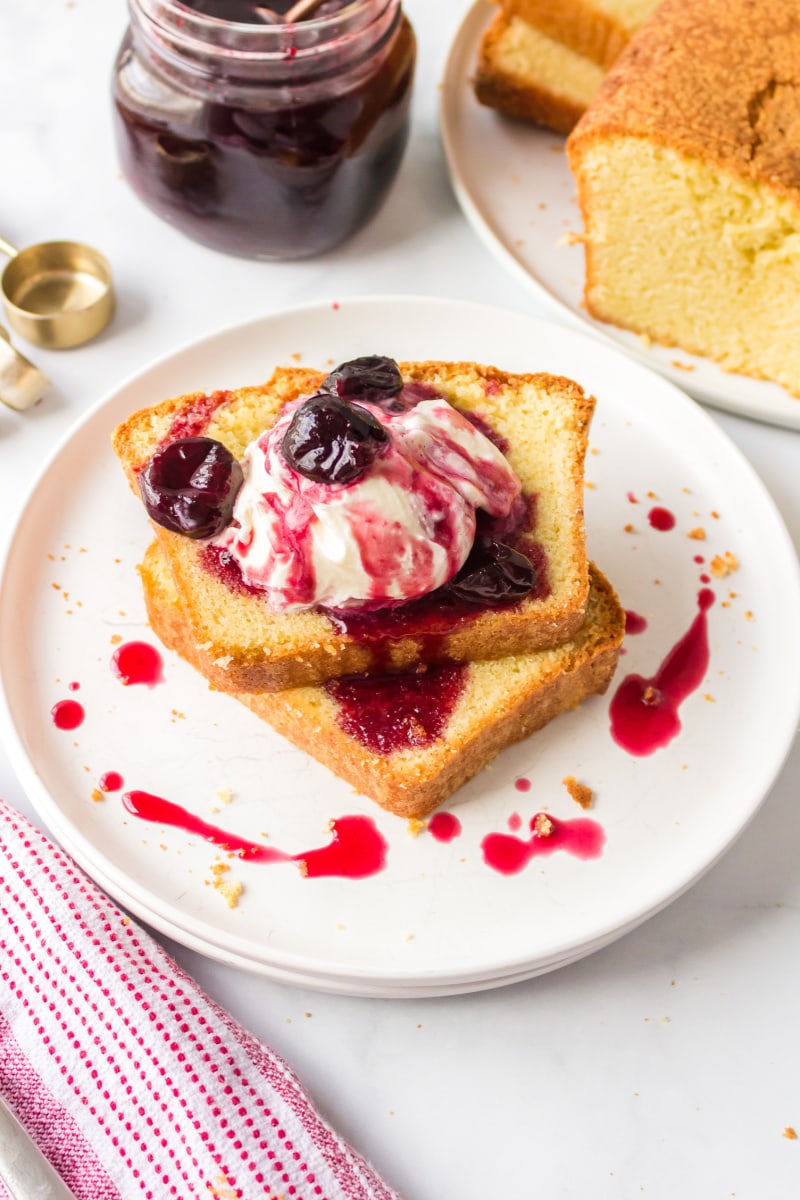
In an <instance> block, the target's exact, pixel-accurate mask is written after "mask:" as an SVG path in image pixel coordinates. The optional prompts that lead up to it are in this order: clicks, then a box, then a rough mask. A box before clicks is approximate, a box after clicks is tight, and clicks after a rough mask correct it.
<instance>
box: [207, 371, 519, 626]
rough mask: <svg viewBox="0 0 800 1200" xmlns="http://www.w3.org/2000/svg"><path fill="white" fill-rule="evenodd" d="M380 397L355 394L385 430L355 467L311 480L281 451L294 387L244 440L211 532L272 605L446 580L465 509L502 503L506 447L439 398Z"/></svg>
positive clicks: (387, 596) (390, 600) (403, 596)
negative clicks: (350, 473)
mask: <svg viewBox="0 0 800 1200" xmlns="http://www.w3.org/2000/svg"><path fill="white" fill-rule="evenodd" d="M404 391H407V392H408V396H407V399H408V400H409V401H411V403H407V404H404V403H403V399H404V394H403V393H401V395H400V397H398V399H399V401H400V403H398V404H395V405H392V406H391V408H384V407H382V406H381V405H378V404H371V403H366V402H361V401H359V402H358V403H359V406H360V407H361V408H365V409H367V410H368V411H369V412H371V413H372V414H374V416H375V417H376V418H377V420H379V421H380V422H381V424H382V425H383V426H384V427H385V428H386V430H387V432H388V433H389V442H388V445H387V446H386V448H385V450H384V451H383V452H382V453H381V454H380V455H379V456H378V457H377V458H376V459H375V461H374V462H373V463H372V464H371V466H370V468H369V470H368V471H367V472H366V473H365V474H364V475H362V476H361V477H360V478H359V479H356V480H354V481H353V482H351V483H346V484H331V483H320V482H316V481H314V480H311V479H308V478H306V477H305V476H303V475H301V474H300V473H299V472H297V471H296V470H294V469H293V468H292V467H291V466H290V465H289V463H288V462H287V461H286V458H285V456H284V454H283V452H282V449H281V446H282V442H283V439H284V436H285V434H286V431H287V429H288V427H289V425H290V423H291V420H292V417H293V416H294V413H295V412H296V410H297V408H298V407H299V406H300V405H301V404H302V403H304V399H305V398H304V399H301V400H297V401H294V402H293V403H291V404H288V405H286V407H285V408H284V410H283V411H282V413H281V417H280V419H279V420H278V422H277V423H276V424H275V425H274V426H273V428H272V429H270V430H268V431H267V432H265V433H263V434H262V435H261V436H260V437H259V438H257V439H256V440H255V441H254V442H252V443H251V444H250V446H249V447H248V448H247V451H246V452H245V456H244V461H243V463H242V466H243V470H244V483H243V485H242V487H241V489H240V491H239V494H238V496H237V499H236V504H235V506H234V510H233V519H232V523H231V524H230V525H229V526H228V527H227V529H225V530H224V532H223V533H221V534H220V535H219V536H218V537H216V538H214V539H213V544H214V545H217V546H219V547H221V548H222V549H223V550H225V551H226V552H227V553H228V554H230V556H231V557H232V558H233V559H234V560H235V561H236V563H237V564H238V567H239V569H240V570H241V573H242V578H243V579H244V581H245V583H247V584H248V585H249V586H251V587H254V588H258V589H260V590H263V591H264V593H265V594H266V596H267V599H268V602H269V604H270V606H271V607H272V608H275V609H279V610H283V611H300V610H303V609H308V608H314V607H317V606H322V607H326V608H333V609H348V608H354V607H355V608H358V607H362V608H363V607H370V608H376V607H380V606H382V605H389V604H395V603H398V602H403V601H408V600H415V599H417V598H418V597H420V596H425V595H427V594H428V593H429V592H432V591H434V590H435V589H436V588H438V587H441V585H442V584H444V583H447V581H448V580H450V579H451V578H452V577H453V576H454V575H455V574H456V572H457V571H458V570H459V569H460V568H461V567H462V566H463V564H464V562H465V560H466V558H467V555H468V554H469V552H470V550H471V549H472V544H473V541H474V539H475V512H476V509H479V508H480V509H484V510H485V511H486V512H487V513H489V514H490V515H491V516H493V517H505V516H508V514H509V513H510V512H511V511H512V508H513V506H514V503H515V501H516V499H517V497H518V496H519V494H520V490H521V485H520V481H519V479H518V478H517V476H516V474H515V473H514V472H513V471H512V469H511V467H510V466H509V464H508V462H507V461H506V459H505V457H504V456H503V455H502V454H501V452H500V451H499V450H498V449H497V447H496V446H494V445H493V443H492V442H491V441H490V440H489V439H488V438H487V437H486V436H485V435H484V434H483V433H481V432H480V431H479V430H478V429H477V428H476V427H475V426H474V425H473V424H472V423H471V422H470V421H469V420H468V419H467V417H465V416H464V415H463V414H462V413H460V412H459V411H458V410H457V409H455V408H453V406H452V405H451V404H449V403H448V402H447V401H446V400H445V399H443V398H439V397H437V398H435V399H424V400H421V401H420V402H419V403H413V401H414V400H416V395H415V394H414V391H413V389H412V388H411V387H409V388H407V389H404Z"/></svg>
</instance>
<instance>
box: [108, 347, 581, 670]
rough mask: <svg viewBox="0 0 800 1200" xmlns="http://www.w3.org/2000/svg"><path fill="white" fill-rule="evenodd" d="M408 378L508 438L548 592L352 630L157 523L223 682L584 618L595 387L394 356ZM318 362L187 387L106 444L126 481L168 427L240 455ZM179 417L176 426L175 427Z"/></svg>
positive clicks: (459, 644)
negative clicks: (434, 629) (203, 391)
mask: <svg viewBox="0 0 800 1200" xmlns="http://www.w3.org/2000/svg"><path fill="white" fill-rule="evenodd" d="M400 365H401V370H402V373H403V376H404V378H405V379H407V380H410V381H415V382H421V383H425V384H428V385H430V386H431V387H433V388H435V389H436V390H437V392H440V393H441V394H443V395H444V396H445V397H446V398H447V399H448V400H450V401H451V403H453V404H454V405H455V407H457V408H459V409H461V410H462V411H464V412H468V413H474V414H475V415H476V416H477V417H479V418H480V420H481V421H482V422H485V423H486V425H487V426H488V427H489V428H490V430H491V431H492V433H493V436H496V437H497V438H498V439H501V441H502V442H503V443H504V444H505V445H504V451H505V447H507V451H506V452H507V458H508V460H509V462H510V464H511V466H512V468H513V469H514V470H515V471H516V473H517V474H518V476H519V477H520V479H521V481H522V485H523V490H524V492H525V494H526V495H527V496H528V497H530V498H531V504H532V507H533V508H534V509H535V525H534V528H533V530H532V532H531V534H530V538H531V541H532V544H533V547H534V549H535V550H536V552H537V553H539V552H541V555H542V556H543V559H544V571H545V575H544V576H543V578H544V579H546V583H547V588H546V589H545V592H546V594H541V595H539V596H537V597H536V598H534V597H533V596H532V597H528V598H526V599H525V600H523V601H521V602H520V603H518V604H515V605H513V606H510V607H506V608H485V609H480V610H477V611H476V612H475V613H474V614H472V613H468V614H466V615H464V614H463V613H461V614H459V615H457V616H455V617H454V618H453V620H452V622H451V623H450V624H449V625H448V626H447V628H446V629H444V631H443V632H439V633H438V634H437V636H436V637H433V638H432V637H431V636H430V630H429V628H427V627H423V628H422V629H421V631H420V633H419V634H416V635H415V634H414V632H413V627H410V628H409V627H406V628H405V629H404V631H403V633H402V635H395V636H391V634H387V635H386V636H381V635H380V633H378V635H377V636H376V635H374V634H373V635H371V636H370V637H369V638H360V637H357V636H353V635H352V634H350V633H348V632H347V631H346V629H343V628H342V626H341V624H340V623H337V621H335V620H334V619H332V618H331V617H329V616H328V615H326V613H325V612H324V611H323V610H314V611H309V612H294V613H284V612H274V611H272V610H270V609H269V608H268V607H267V604H266V602H265V600H263V599H262V598H261V597H260V596H258V595H256V594H254V593H252V592H248V593H245V594H242V593H241V592H240V591H237V590H236V589H235V588H234V587H231V586H229V584H228V583H227V582H225V581H224V580H223V579H221V578H219V577H218V576H217V575H215V574H214V573H212V572H210V571H209V570H207V569H205V567H204V566H203V558H202V554H203V551H202V545H201V544H198V543H196V542H193V541H191V540H190V539H188V538H185V537H181V536H180V535H179V534H174V533H170V532H169V531H167V530H165V529H162V528H160V527H155V532H156V535H157V537H158V540H159V543H160V545H161V548H162V551H163V553H164V554H165V556H166V559H167V562H168V563H169V567H170V570H171V572H172V576H173V578H174V581H175V584H176V587H177V589H178V591H179V593H180V595H181V598H182V605H183V608H184V614H185V619H186V621H187V623H188V625H189V627H190V628H191V631H192V636H193V639H194V645H195V653H196V655H198V656H199V659H198V664H199V665H200V666H201V669H202V670H203V673H204V674H205V675H206V677H207V678H208V679H209V680H210V681H211V682H212V683H213V685H214V686H215V687H217V688H219V689H220V690H222V691H230V692H262V691H276V690H281V689H284V688H289V687H299V686H303V685H306V684H312V685H313V684H317V683H321V682H324V681H325V680H327V679H331V678H335V677H338V676H344V675H357V674H364V673H368V672H370V671H378V670H380V671H386V670H403V669H407V668H410V667H413V666H415V665H417V664H419V663H421V662H423V661H463V660H468V659H473V658H493V657H494V658H496V657H499V656H501V655H504V654H508V653H519V652H524V651H526V650H530V649H535V648H539V647H543V646H549V645H555V644H557V643H558V642H560V641H563V640H564V638H568V637H570V636H571V635H572V633H573V632H574V631H575V630H576V629H578V628H579V627H580V625H581V623H582V621H583V617H584V613H585V608H586V602H587V598H588V587H589V583H588V567H587V562H586V550H585V534H584V520H583V464H584V457H585V453H586V445H587V438H588V430H589V425H590V421H591V416H592V412H593V408H594V400H593V399H592V398H591V397H589V396H587V395H586V394H585V393H584V392H583V390H582V389H581V388H580V387H579V386H578V385H577V384H575V383H573V382H572V381H571V380H567V379H562V378H560V377H556V376H550V375H509V374H507V373H505V372H501V371H498V370H496V369H494V368H492V367H480V366H477V365H475V364H472V363H457V364H452V363H435V362H431V363H405V364H400ZM322 378H323V375H322V374H321V373H319V372H313V371H305V370H303V371H301V370H299V369H293V370H284V369H279V370H278V371H276V373H275V375H274V376H273V377H272V379H271V380H270V381H269V382H268V383H267V384H266V385H264V386H263V387H260V388H245V389H240V390H238V391H234V392H229V393H216V394H214V395H213V396H211V397H207V396H202V395H199V396H198V395H192V396H188V397H179V398H178V399H175V400H170V401H166V402H164V403H163V404H161V405H157V406H156V407H155V408H154V409H147V410H143V411H142V412H140V413H136V414H134V415H133V416H132V417H131V418H129V420H128V421H126V422H125V423H124V425H122V426H120V428H119V430H117V432H116V434H115V436H114V446H115V449H116V451H117V453H118V454H119V455H120V457H121V459H122V461H123V464H124V467H125V470H126V474H127V476H128V479H129V482H130V483H131V486H132V487H133V488H134V490H135V491H137V493H138V486H137V482H136V480H137V475H138V471H139V469H140V468H141V467H142V466H143V465H144V463H145V462H146V461H147V459H148V458H149V457H150V455H151V454H152V453H153V452H154V450H155V449H156V448H157V447H158V446H159V445H160V444H162V443H164V442H165V441H167V440H169V439H170V438H172V437H178V436H185V431H187V430H188V431H191V433H192V434H200V433H202V434H203V435H205V436H208V437H212V438H216V439H218V440H219V441H221V442H223V443H224V444H225V445H226V446H228V448H229V449H230V450H231V451H232V453H233V454H234V455H235V456H236V457H241V455H242V454H243V452H244V449H245V447H246V446H247V445H248V444H249V442H250V441H251V440H252V439H253V438H255V437H256V436H257V435H258V434H259V433H260V432H262V431H263V430H264V429H265V428H269V427H270V426H271V425H272V424H274V422H275V420H276V419H277V415H278V413H279V411H280V409H281V407H282V405H283V404H284V403H286V402H287V401H288V400H291V399H295V398H297V397H298V396H303V395H307V394H309V393H311V392H313V391H314V390H315V388H316V387H317V386H318V384H319V383H320V382H321V381H322ZM176 430H179V431H180V432H177V433H176V432H175V431H176Z"/></svg>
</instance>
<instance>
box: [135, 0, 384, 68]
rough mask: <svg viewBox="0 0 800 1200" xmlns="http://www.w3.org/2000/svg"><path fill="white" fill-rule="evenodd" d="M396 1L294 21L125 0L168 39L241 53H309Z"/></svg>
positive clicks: (172, 0)
mask: <svg viewBox="0 0 800 1200" xmlns="http://www.w3.org/2000/svg"><path fill="white" fill-rule="evenodd" d="M397 3H398V0H350V2H349V3H346V4H345V5H344V7H343V8H341V9H339V11H338V12H335V13H331V14H330V15H329V16H326V17H310V18H309V19H308V20H307V21H298V22H296V23H294V24H285V23H284V24H274V25H273V24H271V23H260V22H253V23H252V24H250V23H247V22H244V21H230V20H227V19H226V18H224V17H216V16H209V15H208V14H206V13H200V12H198V11H197V9H194V8H192V7H191V2H190V0H128V5H129V8H130V10H131V14H132V15H138V16H139V17H141V18H144V20H145V21H146V22H147V23H148V24H149V25H150V26H151V28H153V29H154V30H156V31H157V33H158V35H159V37H161V38H165V39H166V40H167V41H169V42H173V41H180V42H181V43H183V44H184V45H186V46H187V47H188V46H191V45H194V47H195V48H196V49H197V50H205V51H206V52H207V51H209V50H217V51H221V52H222V53H226V52H227V53H235V54H241V55H243V56H246V57H251V56H253V57H259V58H260V57H262V56H263V57H265V58H270V57H272V56H277V57H283V56H285V55H286V54H287V52H288V53H290V54H292V55H295V54H300V55H305V54H313V53H314V52H315V50H317V49H318V48H321V47H323V46H328V45H330V43H331V42H333V41H339V40H341V39H347V38H350V37H354V36H357V35H358V34H359V33H360V32H361V31H362V30H364V29H366V28H367V27H369V26H370V25H371V24H372V23H373V22H374V20H375V18H376V15H377V14H380V13H381V12H383V11H384V10H385V9H386V8H390V7H393V6H395V5H396V4H397Z"/></svg>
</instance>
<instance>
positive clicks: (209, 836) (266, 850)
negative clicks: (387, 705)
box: [122, 791, 388, 879]
mask: <svg viewBox="0 0 800 1200" xmlns="http://www.w3.org/2000/svg"><path fill="white" fill-rule="evenodd" d="M122 802H123V804H124V805H125V807H126V809H127V810H128V812H130V813H133V815H134V816H136V817H141V818H142V819H143V820H145V821H154V822H156V823H157V824H159V825H171V826H173V827H174V828H176V829H182V830H183V831H184V832H185V833H190V834H194V835H195V836H197V837H201V838H204V839H205V841H207V842H212V843H213V844H214V845H215V846H219V847H220V849H221V850H226V851H228V852H229V853H231V854H235V855H236V857H237V858H241V859H242V860H243V861H245V862H257V863H287V862H290V863H296V864H297V866H299V868H300V873H301V875H304V876H306V877H308V878H309V879H310V878H318V877H320V876H323V875H336V876H338V877H340V878H342V879H365V878H366V877H367V876H369V875H375V874H377V872H378V871H382V870H383V868H384V867H385V866H386V852H387V849H388V846H387V842H386V839H385V838H384V837H383V835H382V834H381V832H380V830H379V829H378V827H377V825H376V824H375V822H374V821H373V820H372V818H371V817H362V816H347V817H337V818H336V820H334V821H331V826H330V828H331V835H332V837H331V841H330V842H329V843H328V845H327V846H320V847H316V848H314V849H312V850H305V851H303V852H302V853H301V854H289V853H288V852H287V851H285V850H279V849H278V848H277V847H276V846H265V845H263V844H262V843H260V842H253V841H251V840H250V839H249V838H244V837H240V836H239V834H236V833H230V832H229V831H227V830H225V829H220V828H219V826H217V825H211V824H210V823H209V822H208V821H204V820H203V819H202V818H201V817H198V816H195V814H194V813H191V812H189V811H188V809H185V808H182V807H181V806H180V805H179V804H173V803H172V801H171V800H165V799H163V797H161V796H154V795H153V794H152V793H151V792H140V791H132V792H126V793H125V795H124V796H123V797H122Z"/></svg>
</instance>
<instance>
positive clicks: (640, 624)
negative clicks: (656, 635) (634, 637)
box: [625, 608, 647, 634]
mask: <svg viewBox="0 0 800 1200" xmlns="http://www.w3.org/2000/svg"><path fill="white" fill-rule="evenodd" d="M645 629H647V618H646V617H643V616H641V615H640V614H639V613H637V612H633V610H632V609H630V608H626V609H625V632H626V633H628V634H635V633H644V631H645Z"/></svg>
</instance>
